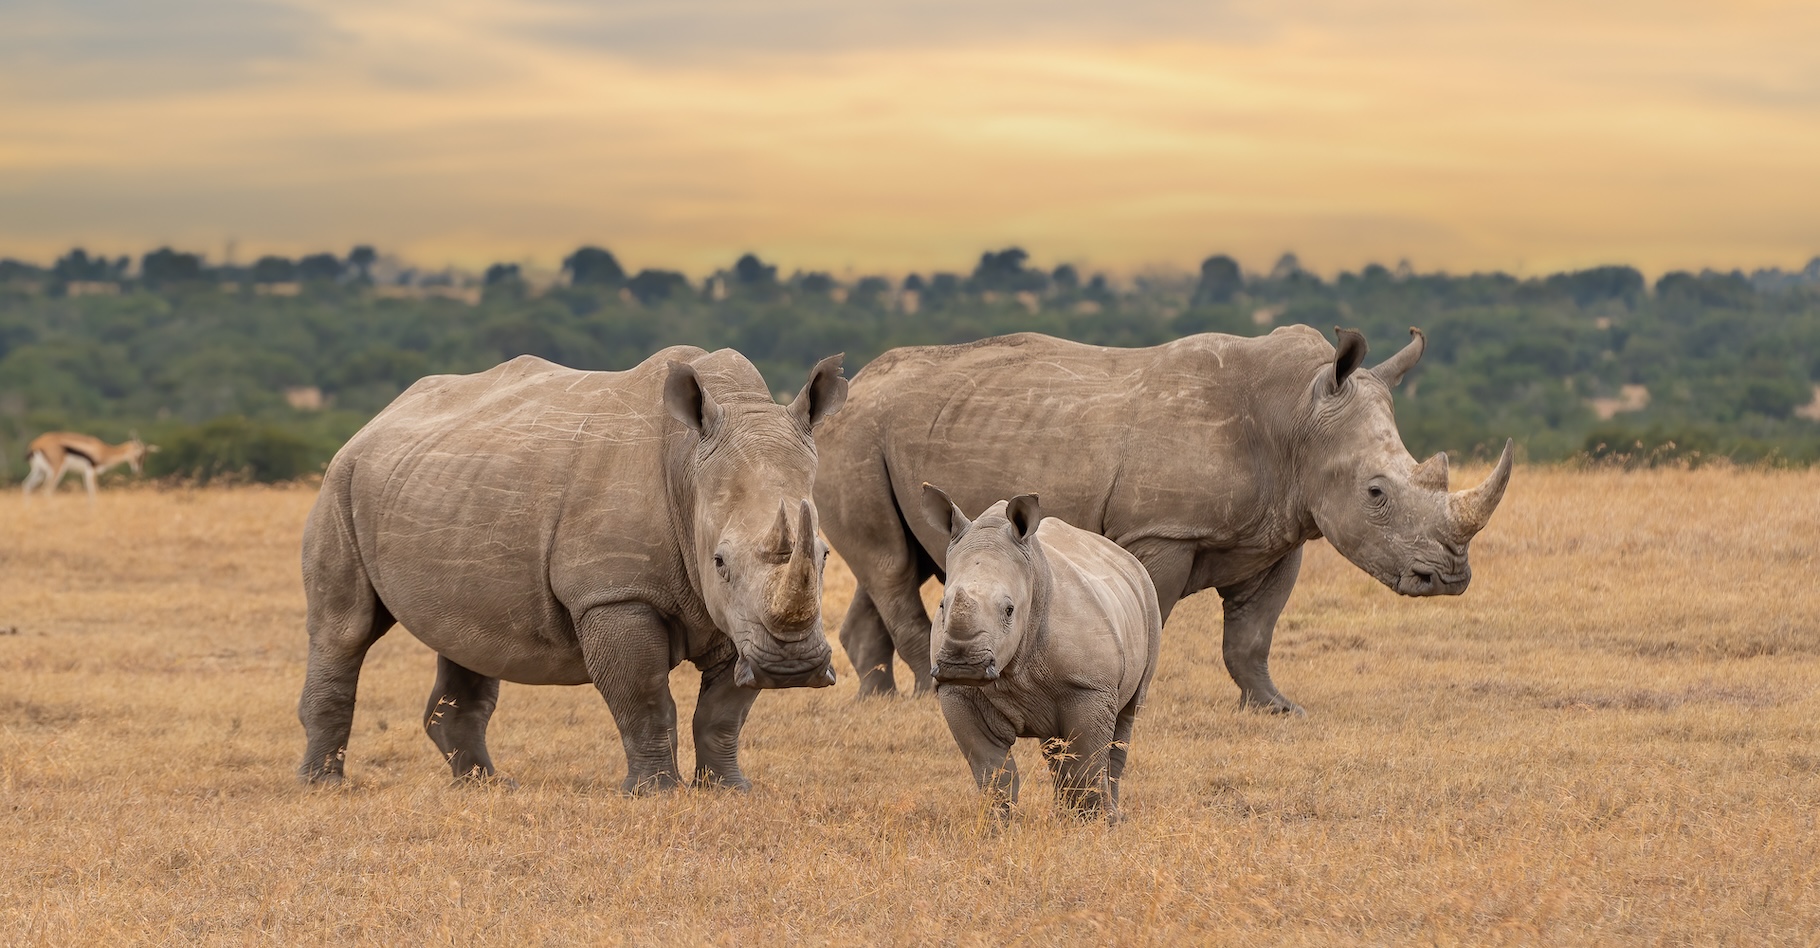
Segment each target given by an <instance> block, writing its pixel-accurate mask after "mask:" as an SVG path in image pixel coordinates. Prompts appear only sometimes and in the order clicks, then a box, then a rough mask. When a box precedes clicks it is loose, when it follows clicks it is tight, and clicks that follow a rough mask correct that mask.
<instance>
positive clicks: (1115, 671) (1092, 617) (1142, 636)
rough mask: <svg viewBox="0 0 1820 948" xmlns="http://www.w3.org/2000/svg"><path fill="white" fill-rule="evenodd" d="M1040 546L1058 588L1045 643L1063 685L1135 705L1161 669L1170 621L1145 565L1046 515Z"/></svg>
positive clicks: (1054, 591)
mask: <svg viewBox="0 0 1820 948" xmlns="http://www.w3.org/2000/svg"><path fill="white" fill-rule="evenodd" d="M1036 540H1037V542H1039V543H1041V544H1042V547H1043V554H1044V556H1045V557H1046V558H1047V559H1048V562H1049V569H1050V576H1051V581H1052V585H1051V587H1050V601H1049V603H1048V607H1047V615H1046V617H1045V621H1046V627H1045V629H1044V632H1043V636H1042V641H1043V643H1044V645H1043V651H1044V653H1045V660H1044V665H1045V666H1046V667H1047V669H1048V673H1049V675H1051V676H1052V677H1054V678H1055V679H1056V680H1058V681H1066V682H1069V683H1071V684H1074V685H1077V686H1091V687H1106V688H1108V690H1110V691H1112V692H1113V693H1115V694H1116V695H1117V696H1118V698H1119V704H1120V705H1123V703H1124V702H1125V701H1127V700H1130V698H1131V696H1132V695H1133V694H1135V693H1136V691H1137V689H1138V687H1139V685H1140V684H1141V683H1142V682H1143V681H1144V680H1145V679H1146V678H1147V677H1148V676H1149V674H1150V672H1151V670H1152V669H1153V668H1154V666H1155V662H1156V653H1157V649H1158V647H1159V643H1160V642H1161V633H1162V619H1161V617H1160V615H1159V614H1158V610H1157V599H1156V588H1155V586H1153V585H1152V584H1151V581H1150V574H1149V573H1147V572H1145V570H1144V567H1143V564H1141V563H1139V562H1138V560H1137V558H1136V557H1134V556H1132V555H1131V554H1130V553H1127V552H1126V551H1125V550H1124V549H1122V548H1120V547H1119V546H1118V545H1117V544H1115V543H1113V542H1112V541H1110V540H1108V539H1106V538H1105V537H1102V536H1100V535H1099V534H1097V533H1092V532H1089V531H1086V530H1082V529H1080V528H1078V527H1074V526H1072V525H1070V524H1067V523H1064V522H1062V521H1061V520H1058V519H1056V518H1054V517H1045V518H1044V519H1043V522H1042V524H1041V525H1040V526H1038V528H1037V532H1036Z"/></svg>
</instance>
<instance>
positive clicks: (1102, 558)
mask: <svg viewBox="0 0 1820 948" xmlns="http://www.w3.org/2000/svg"><path fill="white" fill-rule="evenodd" d="M923 502H924V509H923V513H924V517H925V519H926V520H927V521H928V522H929V523H930V525H931V526H933V527H934V528H935V529H936V530H937V531H938V532H945V533H947V534H948V536H949V540H948V549H947V563H948V583H947V587H946V588H945V589H944V590H943V592H942V605H941V609H940V611H938V612H937V613H936V615H935V623H934V625H933V626H932V627H931V629H930V632H929V651H930V654H931V655H932V657H933V667H931V668H930V670H929V673H930V675H931V676H933V677H934V679H935V693H936V697H937V698H938V699H939V700H940V701H941V705H942V716H943V717H944V718H946V719H947V720H948V729H949V730H950V731H952V732H953V733H954V740H955V742H956V743H958V744H960V746H961V753H963V754H965V755H966V756H967V765H968V766H969V767H970V768H971V769H972V770H973V779H974V781H975V782H977V783H978V784H979V787H980V789H981V790H983V791H985V793H986V794H987V795H988V797H989V798H991V799H992V800H993V802H994V804H995V805H996V806H997V808H998V810H999V812H1000V813H1001V814H1002V813H1004V812H1005V811H1006V810H1008V809H1009V807H1010V805H1011V804H1013V803H1016V802H1017V794H1018V773H1017V762H1016V761H1015V760H1013V759H1012V757H1011V745H1012V744H1013V743H1015V742H1016V741H1017V739H1018V738H1020V737H1034V738H1036V739H1038V740H1040V741H1042V742H1043V758H1044V759H1045V760H1046V761H1048V763H1049V772H1050V773H1051V774H1052V775H1053V776H1054V778H1055V792H1056V802H1057V803H1059V804H1060V805H1061V806H1062V807H1063V808H1065V809H1068V810H1071V811H1073V812H1075V813H1076V814H1079V815H1083V816H1094V815H1098V814H1101V813H1104V814H1105V815H1106V817H1107V818H1108V819H1111V820H1117V819H1118V815H1119V814H1118V805H1119V781H1120V779H1121V778H1122V777H1123V776H1124V773H1125V756H1126V754H1127V753H1128V752H1129V750H1130V748H1131V725H1132V721H1133V720H1135V719H1136V717H1137V712H1138V708H1139V707H1140V706H1141V705H1143V703H1144V694H1145V692H1146V691H1148V690H1149V688H1150V677H1151V675H1153V674H1155V672H1156V656H1157V650H1158V648H1160V646H1161V643H1162V632H1163V617H1162V613H1161V611H1159V610H1158V608H1157V603H1156V587H1155V586H1153V585H1151V582H1150V575H1149V574H1148V573H1147V572H1145V570H1144V566H1143V564H1142V563H1139V562H1138V561H1137V557H1135V556H1132V555H1131V554H1130V553H1127V552H1125V551H1124V550H1122V549H1120V548H1119V546H1118V544H1116V543H1113V542H1112V541H1111V540H1108V539H1106V538H1105V537H1102V536H1100V535H1099V534H1096V533H1088V532H1087V531H1085V530H1078V529H1075V528H1074V527H1071V526H1069V525H1068V524H1066V523H1063V522H1062V521H1060V520H1057V519H1055V518H1053V517H1050V518H1047V519H1045V518H1044V516H1043V513H1042V510H1041V508H1040V507H1039V506H1038V505H1037V499H1036V498H1035V497H1032V496H1030V495H1029V494H1019V495H1018V496H1016V497H1013V498H1012V499H1011V500H1009V501H1002V500H1001V501H999V502H998V503H996V504H993V505H992V506H991V507H988V508H987V509H986V512H985V513H983V514H981V515H980V517H979V519H978V520H974V521H969V520H968V519H967V517H966V515H965V514H963V513H962V512H961V510H960V508H959V507H956V506H954V504H953V503H952V502H951V501H950V500H949V499H948V495H947V494H945V493H943V492H942V491H941V490H940V489H939V488H936V487H933V486H931V485H928V484H925V485H923Z"/></svg>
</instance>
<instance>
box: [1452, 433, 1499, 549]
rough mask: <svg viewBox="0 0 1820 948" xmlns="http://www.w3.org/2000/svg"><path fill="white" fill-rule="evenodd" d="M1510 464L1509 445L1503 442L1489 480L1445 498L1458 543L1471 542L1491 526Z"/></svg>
mask: <svg viewBox="0 0 1820 948" xmlns="http://www.w3.org/2000/svg"><path fill="white" fill-rule="evenodd" d="M1510 461H1511V442H1510V440H1509V439H1506V440H1505V442H1504V454H1503V456H1502V457H1499V458H1498V466H1497V467H1495V468H1492V471H1491V476H1490V477H1487V478H1486V479H1485V482H1484V483H1482V484H1480V485H1479V486H1477V487H1474V488H1471V489H1469V490H1462V491H1455V492H1454V493H1452V494H1449V495H1448V497H1447V517H1448V519H1449V520H1450V521H1452V523H1453V528H1454V531H1455V532H1456V533H1458V534H1459V536H1460V537H1461V539H1469V538H1471V537H1472V535H1473V534H1475V533H1478V532H1479V531H1480V530H1483V529H1485V525H1486V524H1487V523H1489V522H1491V514H1492V511H1494V510H1497V509H1498V501H1500V500H1503V499H1504V488H1505V487H1507V486H1508V485H1509V484H1510Z"/></svg>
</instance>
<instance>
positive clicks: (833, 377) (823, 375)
mask: <svg viewBox="0 0 1820 948" xmlns="http://www.w3.org/2000/svg"><path fill="white" fill-rule="evenodd" d="M846 355H847V354H846V353H844V352H837V353H835V354H834V355H831V356H829V357H827V358H826V359H823V360H821V361H820V362H817V363H815V368H813V369H811V370H809V382H808V384H806V385H804V386H803V390H802V391H801V392H800V393H798V394H797V396H796V400H795V401H793V402H791V403H790V414H791V415H794V416H795V417H796V420H797V422H798V423H800V424H801V425H802V426H803V427H804V428H806V429H808V430H810V431H814V430H815V426H816V425H819V424H821V422H822V419H823V418H826V417H828V416H829V415H832V414H834V413H835V412H837V411H840V409H841V406H842V405H845V404H846V403H847V380H846V379H844V378H841V374H840V363H841V360H842V359H844V358H846Z"/></svg>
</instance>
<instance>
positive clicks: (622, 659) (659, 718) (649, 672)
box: [575, 603, 678, 795]
mask: <svg viewBox="0 0 1820 948" xmlns="http://www.w3.org/2000/svg"><path fill="white" fill-rule="evenodd" d="M575 636H576V638H577V639H579V640H580V642H581V654H582V660H583V661H584V662H585V663H586V664H587V666H588V677H589V678H591V679H593V681H594V687H595V688H597V689H599V691H600V696H601V697H602V698H605V699H606V701H607V709H608V710H609V711H612V712H613V722H614V723H615V724H617V725H619V740H620V742H621V743H622V744H624V745H625V749H626V782H625V785H624V789H625V792H627V793H630V794H635V795H643V794H647V793H655V792H658V791H661V790H670V789H673V788H675V786H676V784H677V773H678V769H677V766H676V702H675V700H674V699H672V698H671V697H670V669H671V668H672V667H674V666H673V665H672V664H671V662H670V631H669V628H668V626H666V625H665V623H664V621H663V619H662V617H660V616H659V615H658V614H657V613H656V612H655V611H653V610H652V609H651V608H650V607H649V606H646V605H644V604H642V603H615V604H613V605H609V606H599V607H596V608H594V609H590V610H588V611H587V613H585V614H584V615H582V617H581V618H580V620H578V621H577V622H576V623H575Z"/></svg>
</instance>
